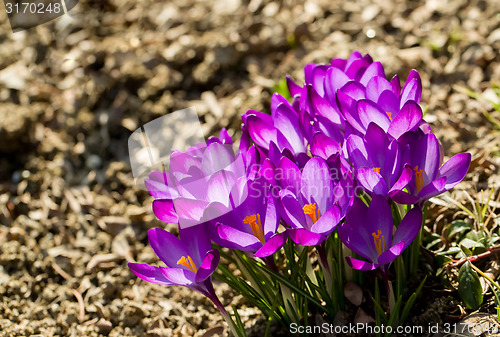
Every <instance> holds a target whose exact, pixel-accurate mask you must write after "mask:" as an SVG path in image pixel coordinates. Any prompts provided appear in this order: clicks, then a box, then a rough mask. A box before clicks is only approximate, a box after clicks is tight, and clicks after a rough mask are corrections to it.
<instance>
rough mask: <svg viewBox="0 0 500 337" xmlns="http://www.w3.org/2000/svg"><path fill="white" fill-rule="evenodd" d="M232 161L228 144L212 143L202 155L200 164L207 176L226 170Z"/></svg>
mask: <svg viewBox="0 0 500 337" xmlns="http://www.w3.org/2000/svg"><path fill="white" fill-rule="evenodd" d="M233 161H234V154H233V153H232V147H231V145H230V144H219V143H212V144H210V145H209V146H207V149H206V150H205V152H204V153H203V157H202V160H201V164H202V167H203V172H205V174H206V175H209V174H211V173H213V172H217V171H220V170H224V169H227V168H228V167H229V166H230V165H231V163H232V162H233Z"/></svg>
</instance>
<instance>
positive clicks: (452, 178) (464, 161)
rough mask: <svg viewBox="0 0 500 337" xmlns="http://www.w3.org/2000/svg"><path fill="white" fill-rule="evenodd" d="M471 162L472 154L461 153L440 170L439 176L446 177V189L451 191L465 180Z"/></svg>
mask: <svg viewBox="0 0 500 337" xmlns="http://www.w3.org/2000/svg"><path fill="white" fill-rule="evenodd" d="M470 162H471V154H470V153H459V154H456V155H454V156H453V157H451V158H450V160H448V161H447V162H446V163H444V164H443V166H441V168H440V169H439V176H441V177H446V185H445V186H444V188H445V189H446V190H449V189H451V188H453V187H455V185H457V184H458V183H459V182H460V181H462V179H464V177H465V175H466V174H467V171H468V170H469V166H470Z"/></svg>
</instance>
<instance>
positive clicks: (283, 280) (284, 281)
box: [257, 264, 325, 311]
mask: <svg viewBox="0 0 500 337" xmlns="http://www.w3.org/2000/svg"><path fill="white" fill-rule="evenodd" d="M257 266H258V267H259V268H261V269H262V270H263V271H264V272H266V273H267V274H269V275H270V276H273V277H274V278H275V279H277V280H278V281H279V282H281V283H282V284H283V285H285V286H286V287H288V288H290V289H291V290H293V291H295V292H296V293H297V294H298V295H301V296H304V297H305V298H307V299H308V300H309V301H310V302H311V303H312V304H314V305H315V306H316V307H317V308H318V309H321V311H325V308H324V307H323V306H322V305H321V303H320V302H319V301H318V300H316V299H315V298H314V297H312V296H311V295H310V294H308V293H307V292H306V291H304V289H302V288H300V287H297V285H295V284H294V283H293V282H291V281H290V280H288V279H287V278H285V277H284V276H283V275H281V274H279V273H277V272H275V271H274V270H271V269H269V268H266V267H264V266H263V265H261V264H257Z"/></svg>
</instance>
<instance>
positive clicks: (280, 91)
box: [273, 77, 292, 100]
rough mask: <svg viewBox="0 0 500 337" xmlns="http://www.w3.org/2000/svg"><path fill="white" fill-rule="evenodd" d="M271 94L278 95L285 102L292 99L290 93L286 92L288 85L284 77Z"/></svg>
mask: <svg viewBox="0 0 500 337" xmlns="http://www.w3.org/2000/svg"><path fill="white" fill-rule="evenodd" d="M273 92H275V93H278V94H280V95H281V96H283V97H284V98H286V99H287V100H290V99H291V98H292V95H290V91H289V90H288V85H287V84H286V78H284V77H282V78H281V79H280V81H279V82H278V83H276V84H275V85H274V87H273Z"/></svg>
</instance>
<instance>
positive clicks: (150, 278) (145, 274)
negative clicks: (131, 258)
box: [128, 262, 173, 285]
mask: <svg viewBox="0 0 500 337" xmlns="http://www.w3.org/2000/svg"><path fill="white" fill-rule="evenodd" d="M128 267H129V268H130V270H131V271H132V272H133V273H134V274H135V276H137V277H138V278H140V279H142V280H144V281H147V282H151V283H156V284H163V285H173V283H172V282H171V281H170V280H168V279H167V278H166V277H165V276H164V275H163V273H162V272H161V269H162V268H163V267H154V266H150V265H149V264H143V263H132V262H129V264H128Z"/></svg>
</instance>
